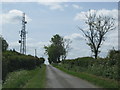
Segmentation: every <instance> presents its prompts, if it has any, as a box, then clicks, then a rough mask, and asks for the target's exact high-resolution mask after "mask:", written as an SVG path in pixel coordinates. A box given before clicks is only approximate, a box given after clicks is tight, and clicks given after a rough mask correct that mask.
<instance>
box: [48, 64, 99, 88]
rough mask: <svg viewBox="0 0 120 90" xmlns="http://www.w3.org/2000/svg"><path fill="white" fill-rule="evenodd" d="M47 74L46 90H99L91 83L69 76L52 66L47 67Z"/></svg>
mask: <svg viewBox="0 0 120 90" xmlns="http://www.w3.org/2000/svg"><path fill="white" fill-rule="evenodd" d="M46 74H47V80H46V81H47V84H46V88H97V87H96V86H94V85H92V84H91V83H89V82H87V81H84V80H82V79H80V78H77V77H74V76H71V75H68V74H66V73H64V72H62V71H60V70H58V69H57V68H55V67H53V66H51V65H47V70H46Z"/></svg>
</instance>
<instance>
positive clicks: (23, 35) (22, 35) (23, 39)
mask: <svg viewBox="0 0 120 90" xmlns="http://www.w3.org/2000/svg"><path fill="white" fill-rule="evenodd" d="M26 24H27V21H25V13H23V17H22V30H21V31H20V40H19V43H20V53H21V54H26V34H27V33H26V30H25V29H26Z"/></svg>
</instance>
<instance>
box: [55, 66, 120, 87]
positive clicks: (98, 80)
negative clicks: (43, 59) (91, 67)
mask: <svg viewBox="0 0 120 90" xmlns="http://www.w3.org/2000/svg"><path fill="white" fill-rule="evenodd" d="M53 66H54V67H56V68H58V69H60V70H62V71H64V72H66V73H68V74H71V75H73V76H76V77H79V78H81V79H84V80H87V81H89V82H91V83H93V84H94V85H96V86H98V87H101V88H117V87H118V83H117V81H115V80H110V79H105V78H102V77H98V76H95V75H92V74H88V73H85V72H74V71H71V70H67V69H65V68H63V67H61V66H57V65H53Z"/></svg>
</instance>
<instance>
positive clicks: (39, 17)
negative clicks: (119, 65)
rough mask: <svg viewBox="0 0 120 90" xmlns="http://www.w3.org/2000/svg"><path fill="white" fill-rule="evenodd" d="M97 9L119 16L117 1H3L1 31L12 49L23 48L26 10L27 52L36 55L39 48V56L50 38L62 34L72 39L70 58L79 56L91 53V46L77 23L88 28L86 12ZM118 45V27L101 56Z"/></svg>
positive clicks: (42, 54) (102, 49)
mask: <svg viewBox="0 0 120 90" xmlns="http://www.w3.org/2000/svg"><path fill="white" fill-rule="evenodd" d="M89 9H91V10H97V11H98V13H102V14H103V15H106V16H109V15H110V16H111V17H114V18H115V19H116V26H117V19H118V15H117V14H118V13H117V11H118V10H117V9H118V3H117V2H19V3H18V2H16V3H15V2H9V3H8V2H3V3H2V12H0V16H2V22H0V26H1V25H2V32H1V30H0V34H1V33H2V36H3V37H4V38H5V39H6V40H7V42H8V43H9V49H13V48H14V49H16V50H17V51H19V43H18V40H19V39H20V36H19V31H20V30H21V27H22V25H21V19H22V18H21V17H22V12H25V13H26V20H27V22H28V23H27V25H26V28H27V29H26V30H27V32H28V34H27V54H31V55H34V50H35V49H37V55H38V56H45V55H44V49H43V47H44V45H48V44H49V41H50V38H51V37H52V36H53V35H55V34H59V35H61V36H63V37H64V38H69V39H71V41H72V44H71V48H72V49H71V51H70V53H69V55H68V57H67V58H77V57H83V56H91V54H92V53H91V52H90V48H89V47H88V46H87V45H86V41H85V39H84V37H83V34H82V32H80V30H78V28H77V26H79V27H81V28H85V23H84V20H83V19H84V14H86V13H87V12H88V10H89ZM113 47H114V48H116V49H117V47H118V32H117V28H116V30H114V31H110V32H109V33H108V34H107V36H106V41H105V42H104V43H103V45H102V47H101V49H100V50H101V53H100V56H101V57H105V56H106V55H107V52H108V50H110V49H112V48H113Z"/></svg>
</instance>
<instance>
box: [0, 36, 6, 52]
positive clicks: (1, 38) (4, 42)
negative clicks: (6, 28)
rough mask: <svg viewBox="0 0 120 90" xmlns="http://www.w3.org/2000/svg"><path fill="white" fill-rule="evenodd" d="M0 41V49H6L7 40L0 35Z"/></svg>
mask: <svg viewBox="0 0 120 90" xmlns="http://www.w3.org/2000/svg"><path fill="white" fill-rule="evenodd" d="M0 43H2V51H6V50H7V48H8V43H7V41H6V40H5V39H4V38H3V37H0Z"/></svg>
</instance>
